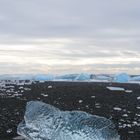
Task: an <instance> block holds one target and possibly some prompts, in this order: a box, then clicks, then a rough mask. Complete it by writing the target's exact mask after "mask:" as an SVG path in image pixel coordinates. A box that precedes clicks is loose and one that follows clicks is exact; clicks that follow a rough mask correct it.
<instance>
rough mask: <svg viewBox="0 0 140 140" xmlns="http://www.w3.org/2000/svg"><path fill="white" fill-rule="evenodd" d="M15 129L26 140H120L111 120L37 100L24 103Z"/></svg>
mask: <svg viewBox="0 0 140 140" xmlns="http://www.w3.org/2000/svg"><path fill="white" fill-rule="evenodd" d="M17 132H18V134H19V135H21V136H23V137H24V138H25V139H28V140H119V139H120V138H119V135H118V133H117V132H116V130H115V126H114V124H113V123H112V122H111V120H108V119H106V118H104V117H99V116H93V115H91V114H87V113H86V112H82V111H60V110H59V109H58V108H55V107H53V106H51V105H48V104H45V103H42V102H39V101H30V102H28V103H27V106H26V112H25V116H24V121H23V122H21V123H20V124H19V126H18V128H17Z"/></svg>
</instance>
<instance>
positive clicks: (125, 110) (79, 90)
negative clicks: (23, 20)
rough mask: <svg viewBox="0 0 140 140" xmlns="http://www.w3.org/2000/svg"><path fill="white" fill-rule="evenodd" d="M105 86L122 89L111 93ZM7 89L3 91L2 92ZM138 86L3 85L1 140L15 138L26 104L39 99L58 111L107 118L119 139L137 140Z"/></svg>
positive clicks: (139, 121) (0, 95)
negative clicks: (76, 111)
mask: <svg viewBox="0 0 140 140" xmlns="http://www.w3.org/2000/svg"><path fill="white" fill-rule="evenodd" d="M107 86H116V87H122V88H124V89H125V90H122V91H111V90H109V89H107V88H106V87H107ZM4 88H5V89H6V90H3V89H4ZM139 97H140V85H139V84H117V83H94V82H45V83H39V82H36V83H33V84H31V85H16V84H6V85H5V87H3V88H1V89H0V140H8V138H9V139H12V138H13V137H15V136H17V133H16V128H17V125H18V123H19V122H20V121H21V120H22V118H23V115H24V111H25V105H26V102H27V101H30V100H40V101H43V102H45V103H48V104H51V105H54V106H56V107H58V108H59V109H61V110H82V111H86V112H88V113H91V114H93V115H99V116H104V117H107V118H110V119H111V120H112V121H113V122H114V123H115V125H116V128H117V130H118V132H119V134H120V136H121V139H122V140H140V100H139Z"/></svg>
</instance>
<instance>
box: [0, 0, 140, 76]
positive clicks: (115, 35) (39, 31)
mask: <svg viewBox="0 0 140 140" xmlns="http://www.w3.org/2000/svg"><path fill="white" fill-rule="evenodd" d="M139 4H140V2H139V0H133V1H132V0H127V1H122V0H117V1H112V0H106V1H105V2H103V1H101V0H98V1H97V0H87V1H85V0H76V1H75V0H70V1H66V0H59V2H58V1H57V0H41V1H40V0H24V1H19V0H14V1H11V0H4V1H0V56H1V57H3V59H4V58H6V57H7V58H8V57H9V59H8V60H10V62H11V64H12V65H9V64H8V65H7V66H6V63H5V65H2V69H6V70H7V71H8V69H9V68H12V69H13V70H14V69H16V66H17V67H18V68H19V71H22V69H25V68H23V63H24V65H25V66H26V64H25V63H27V62H28V63H31V66H32V67H30V69H28V68H26V70H25V71H34V72H35V71H36V72H37V71H41V70H42V71H44V70H43V69H45V68H46V69H47V67H48V68H50V69H51V70H52V71H53V68H54V67H55V66H53V65H51V66H49V65H47V62H48V61H51V60H52V61H53V60H57V61H58V62H59V61H64V60H67V61H70V62H74V61H83V60H84V59H85V60H88V59H90V60H91V61H94V60H96V61H98V60H99V59H102V60H104V59H108V60H109V59H110V60H112V61H113V59H114V58H116V59H117V58H118V59H121V60H123V59H128V60H129V61H130V62H127V63H129V64H126V62H123V64H121V61H120V62H118V63H120V64H118V65H116V64H114V65H113V64H111V65H110V64H108V62H102V64H99V65H95V63H94V62H93V65H94V68H95V67H97V68H95V69H96V71H104V69H105V68H106V69H107V70H108V71H111V70H112V71H114V69H115V70H116V71H117V70H118V71H119V69H120V70H121V69H124V70H126V71H131V67H133V65H135V68H136V69H137V70H136V69H135V73H136V72H138V69H139V58H140V55H139V52H140V47H139V44H140V41H139V38H140V26H139V25H140V18H139V17H140V10H139ZM40 39H43V41H38V40H40ZM55 39H57V40H61V41H60V42H59V41H58V42H57V41H55ZM64 39H67V40H70V42H69V41H68V42H67V41H66V42H65V40H64ZM50 40H52V41H51V42H49V41H50ZM7 45H8V46H11V48H12V47H13V46H19V47H22V48H24V47H25V46H26V49H23V50H19V49H9V48H8V49H4V48H6V47H7ZM27 46H29V48H27ZM13 56H16V58H22V57H23V58H26V61H25V62H21V64H19V63H18V62H17V61H18V60H15V57H13ZM1 57H0V58H1ZM10 57H11V58H12V57H13V59H12V60H11V59H10ZM131 58H132V61H131V60H130V59H131ZM3 59H2V60H0V62H6V61H7V60H3ZM133 59H134V60H133ZM135 59H137V63H136V62H135V61H136V60H135ZM39 60H40V61H46V63H45V64H44V65H45V66H44V67H45V68H44V67H43V64H38V61H39ZM14 62H15V64H14ZM43 63H44V62H43ZM100 63H101V62H100ZM103 63H106V64H105V65H104V64H103ZM124 63H125V65H124ZM39 67H41V69H39ZM42 67H43V68H42ZM52 67H53V68H52ZM60 67H61V69H60V68H56V67H55V70H54V72H57V71H59V72H61V70H62V71H63V72H65V71H69V69H70V68H71V69H72V71H73V72H74V71H78V69H82V70H84V69H85V70H87V71H88V70H89V71H92V70H94V68H93V67H92V66H91V65H89V64H87V65H80V64H79V66H73V65H72V64H71V65H69V64H65V65H64V66H62V65H61V66H60ZM84 67H87V68H84ZM109 68H110V69H111V70H110V69H109ZM12 69H11V71H12ZM97 69H98V70H97Z"/></svg>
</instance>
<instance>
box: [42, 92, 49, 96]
mask: <svg viewBox="0 0 140 140" xmlns="http://www.w3.org/2000/svg"><path fill="white" fill-rule="evenodd" d="M41 95H42V96H44V97H48V96H49V95H48V94H45V93H42V94H41Z"/></svg>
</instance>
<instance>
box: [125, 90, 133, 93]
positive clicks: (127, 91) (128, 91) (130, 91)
mask: <svg viewBox="0 0 140 140" xmlns="http://www.w3.org/2000/svg"><path fill="white" fill-rule="evenodd" d="M125 92H126V93H132V92H133V91H132V90H125Z"/></svg>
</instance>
